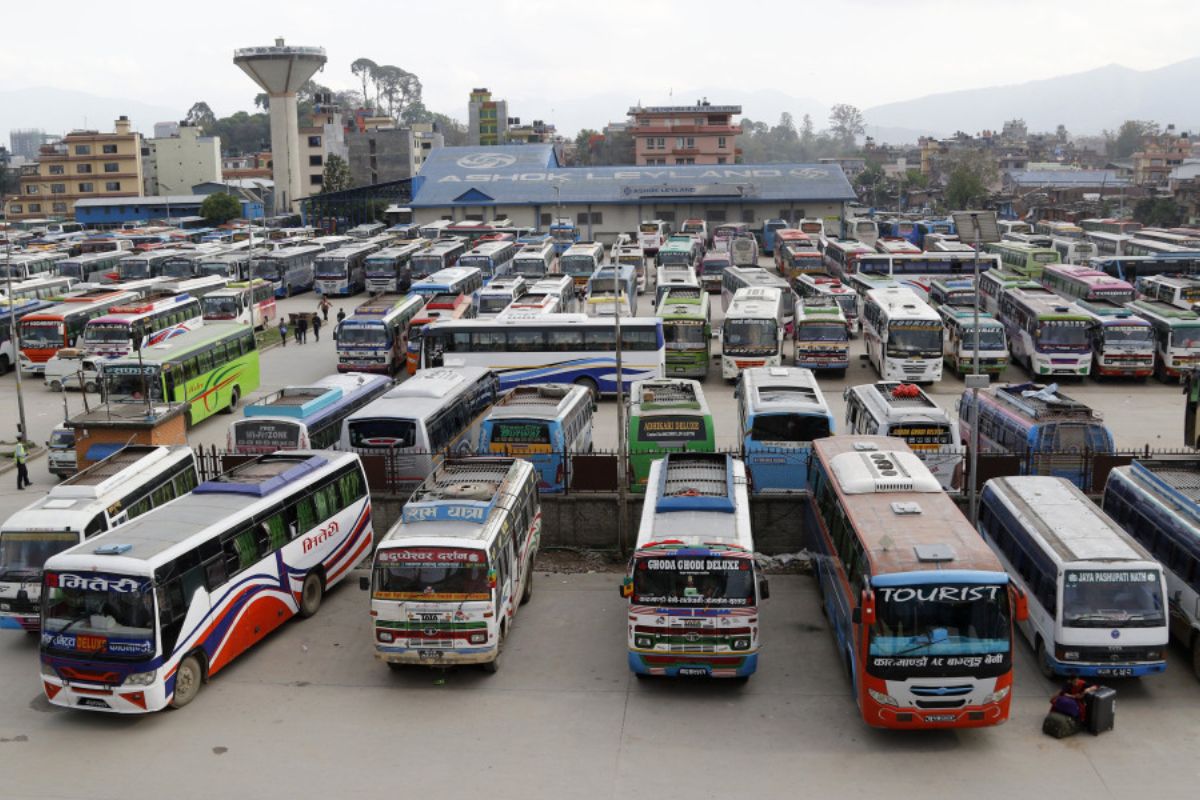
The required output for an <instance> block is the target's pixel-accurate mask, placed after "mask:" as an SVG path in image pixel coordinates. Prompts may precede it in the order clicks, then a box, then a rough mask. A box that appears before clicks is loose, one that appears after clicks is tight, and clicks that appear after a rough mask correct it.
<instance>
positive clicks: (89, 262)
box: [58, 250, 127, 283]
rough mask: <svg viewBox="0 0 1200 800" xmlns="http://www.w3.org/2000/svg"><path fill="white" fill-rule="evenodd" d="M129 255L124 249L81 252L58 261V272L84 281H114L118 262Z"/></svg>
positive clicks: (66, 276)
mask: <svg viewBox="0 0 1200 800" xmlns="http://www.w3.org/2000/svg"><path fill="white" fill-rule="evenodd" d="M126 255H127V253H126V252H124V251H122V250H114V251H110V252H107V253H81V254H79V255H77V256H73V257H71V258H68V259H64V260H62V261H59V262H58V274H59V275H61V276H63V277H65V278H74V279H75V280H77V281H81V282H83V283H112V282H113V279H114V278H115V277H116V272H117V263H118V262H119V261H120V260H121V259H122V258H124V257H125V256H126Z"/></svg>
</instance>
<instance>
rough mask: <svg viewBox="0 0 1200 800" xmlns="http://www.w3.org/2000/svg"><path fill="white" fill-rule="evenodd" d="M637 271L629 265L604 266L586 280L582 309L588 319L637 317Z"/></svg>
mask: <svg viewBox="0 0 1200 800" xmlns="http://www.w3.org/2000/svg"><path fill="white" fill-rule="evenodd" d="M637 298H638V292H637V270H636V269H635V268H634V267H633V266H631V265H629V264H606V265H604V266H602V267H599V268H597V269H596V271H595V272H593V273H592V277H590V278H588V283H587V294H586V297H585V298H584V307H585V309H586V313H587V315H588V316H589V317H611V316H613V313H614V310H616V313H619V314H620V315H621V316H622V317H633V316H637Z"/></svg>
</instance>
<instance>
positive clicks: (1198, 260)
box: [1087, 255, 1200, 285]
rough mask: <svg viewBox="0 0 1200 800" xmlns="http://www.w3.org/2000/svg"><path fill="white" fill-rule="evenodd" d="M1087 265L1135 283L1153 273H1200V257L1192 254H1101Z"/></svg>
mask: <svg viewBox="0 0 1200 800" xmlns="http://www.w3.org/2000/svg"><path fill="white" fill-rule="evenodd" d="M1087 265H1088V266H1089V267H1091V268H1092V269H1098V270H1100V271H1101V272H1104V273H1107V274H1108V275H1111V276H1112V277H1114V278H1120V279H1121V280H1123V281H1127V282H1129V283H1132V284H1134V285H1136V284H1137V281H1138V278H1145V277H1148V276H1151V275H1197V274H1200V257H1197V256H1191V255H1188V256H1172V255H1159V256H1100V257H1098V258H1089V259H1088V260H1087Z"/></svg>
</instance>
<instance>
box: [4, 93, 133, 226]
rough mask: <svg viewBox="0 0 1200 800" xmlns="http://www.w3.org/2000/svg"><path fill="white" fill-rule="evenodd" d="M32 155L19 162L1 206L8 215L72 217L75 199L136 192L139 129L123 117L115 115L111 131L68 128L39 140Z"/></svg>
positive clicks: (124, 195) (14, 216) (20, 216)
mask: <svg viewBox="0 0 1200 800" xmlns="http://www.w3.org/2000/svg"><path fill="white" fill-rule="evenodd" d="M37 158H38V161H37V163H35V164H29V165H26V166H24V167H22V168H21V173H20V175H19V176H18V181H19V184H20V190H19V194H17V195H15V196H13V197H11V198H9V201H8V205H7V206H6V208H5V211H6V213H7V215H8V218H9V219H31V218H37V217H46V216H54V217H73V216H74V211H75V202H76V201H77V200H81V199H86V198H106V197H140V196H141V195H142V191H143V186H142V148H141V134H138V133H135V132H134V131H133V129H132V126H131V125H130V122H129V118H128V117H124V116H122V117H119V118H118V119H117V121H116V124H115V125H114V130H113V132H112V133H101V132H99V131H72V132H71V133H69V134H67V135H66V136H65V137H63V139H62V141H61V142H58V143H57V144H48V145H43V146H42V148H41V151H40V152H39V153H38V156H37Z"/></svg>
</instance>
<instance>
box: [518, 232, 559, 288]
mask: <svg viewBox="0 0 1200 800" xmlns="http://www.w3.org/2000/svg"><path fill="white" fill-rule="evenodd" d="M553 271H554V242H551V241H549V240H547V241H544V242H541V243H539V244H527V245H525V246H524V247H522V248H521V249H520V250H518V251H517V253H516V255H514V256H513V259H512V272H513V274H514V275H520V276H521V277H523V278H524V279H525V280H526V281H529V282H530V283H532V282H533V281H540V280H542V279H543V278H547V277H549V276H550V273H551V272H553Z"/></svg>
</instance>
